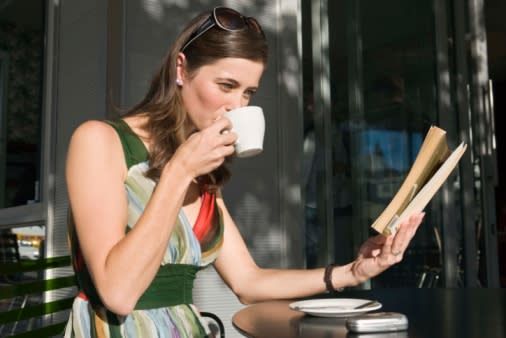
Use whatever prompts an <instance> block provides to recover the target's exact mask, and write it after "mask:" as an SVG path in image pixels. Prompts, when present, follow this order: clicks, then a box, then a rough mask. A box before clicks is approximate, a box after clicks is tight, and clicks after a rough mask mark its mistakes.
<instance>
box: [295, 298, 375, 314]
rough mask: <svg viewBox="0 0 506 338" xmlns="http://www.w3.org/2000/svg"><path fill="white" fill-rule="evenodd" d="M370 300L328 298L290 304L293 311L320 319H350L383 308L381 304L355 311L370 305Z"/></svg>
mask: <svg viewBox="0 0 506 338" xmlns="http://www.w3.org/2000/svg"><path fill="white" fill-rule="evenodd" d="M368 302H370V300H368V299H356V298H328V299H309V300H301V301H298V302H294V303H291V304H290V308H291V309H292V310H297V311H302V312H304V313H307V314H309V315H312V316H318V317H350V316H356V315H359V314H362V313H366V312H369V311H373V310H377V309H380V308H381V306H382V305H381V303H379V302H374V303H373V304H371V305H369V306H367V307H364V308H361V309H355V307H357V306H360V305H362V304H365V303H368Z"/></svg>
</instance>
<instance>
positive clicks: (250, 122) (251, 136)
mask: <svg viewBox="0 0 506 338" xmlns="http://www.w3.org/2000/svg"><path fill="white" fill-rule="evenodd" d="M225 116H226V117H227V118H228V119H229V120H230V121H231V122H232V131H233V132H234V133H236V134H237V141H236V143H235V154H236V156H237V157H250V156H254V155H257V154H259V153H261V152H262V150H263V143H264V133H265V119H264V113H263V110H262V108H261V107H258V106H246V107H241V108H237V109H234V110H231V111H228V112H226V113H225Z"/></svg>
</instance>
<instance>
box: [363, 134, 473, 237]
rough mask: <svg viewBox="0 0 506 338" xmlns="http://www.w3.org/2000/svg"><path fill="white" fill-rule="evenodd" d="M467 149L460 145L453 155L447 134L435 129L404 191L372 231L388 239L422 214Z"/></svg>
mask: <svg viewBox="0 0 506 338" xmlns="http://www.w3.org/2000/svg"><path fill="white" fill-rule="evenodd" d="M466 148H467V145H466V144H464V143H461V144H460V145H459V146H458V147H457V148H456V149H455V150H454V151H453V152H450V150H449V149H448V144H447V141H446V132H445V131H444V130H443V129H441V128H438V127H435V126H432V127H431V128H430V129H429V131H428V132H427V135H426V136H425V139H424V141H423V143H422V146H421V147H420V150H419V152H418V155H417V156H416V158H415V162H414V163H413V165H412V166H411V169H410V170H409V172H408V175H407V176H406V178H405V179H404V182H403V183H402V185H401V187H400V188H399V190H398V191H397V193H396V194H395V196H394V197H393V198H392V200H391V201H390V203H389V204H388V206H387V207H386V208H385V209H384V210H383V212H382V213H381V214H380V215H379V217H378V218H377V219H376V221H374V223H373V224H372V226H371V227H372V228H373V229H375V230H376V231H378V232H380V233H383V234H385V235H389V234H393V233H395V232H396V231H397V229H398V227H399V224H400V223H401V222H402V221H404V220H406V219H407V218H409V217H410V216H411V215H413V214H414V213H418V212H421V211H423V209H424V208H425V207H426V206H427V204H428V203H429V202H430V200H431V199H432V197H433V196H434V195H435V194H436V192H437V191H438V190H439V188H441V186H442V185H443V183H444V182H445V181H446V179H447V178H448V176H449V175H450V173H451V172H452V170H453V169H454V168H455V166H456V165H457V163H458V162H459V160H460V158H461V157H462V155H463V154H464V152H465V151H466Z"/></svg>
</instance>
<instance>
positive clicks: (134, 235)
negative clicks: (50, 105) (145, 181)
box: [66, 121, 233, 314]
mask: <svg viewBox="0 0 506 338" xmlns="http://www.w3.org/2000/svg"><path fill="white" fill-rule="evenodd" d="M222 123H226V121H224V122H222ZM216 128H219V127H216ZM208 134H210V133H209V132H201V133H198V135H194V136H192V137H190V139H189V140H188V141H187V144H185V146H184V147H183V146H181V147H180V149H178V152H176V154H175V155H174V157H173V158H172V159H171V160H170V161H169V162H168V163H167V165H166V166H165V168H164V170H163V172H162V175H161V177H160V180H159V182H158V184H157V186H156V189H155V191H154V192H153V194H152V195H151V198H150V200H149V202H148V203H147V205H146V207H145V209H144V212H143V213H142V215H141V216H140V218H139V220H138V221H137V223H136V224H135V226H134V228H133V229H132V231H130V232H129V233H128V234H125V226H126V224H127V207H128V202H127V197H126V193H125V188H124V179H125V177H126V174H127V169H126V165H125V161H124V158H123V151H122V147H121V143H120V140H119V138H118V136H117V134H116V132H115V131H114V130H113V128H112V127H110V126H108V125H107V124H105V123H102V122H98V121H89V122H86V123H84V124H83V125H81V126H80V127H79V128H78V129H77V130H76V131H75V133H74V135H73V136H72V139H71V142H70V145H69V152H68V158H67V168H66V179H67V188H68V193H69V200H70V204H71V207H72V211H73V215H74V220H75V224H76V231H77V234H78V238H79V244H80V246H81V250H82V253H83V257H84V260H85V262H86V264H87V267H88V269H89V271H90V274H91V277H92V279H93V283H94V285H95V287H96V289H97V291H98V294H99V296H100V297H101V299H102V301H103V303H104V305H105V306H106V307H107V308H108V309H110V310H111V311H113V312H115V313H118V314H128V313H129V312H131V311H132V310H133V308H134V307H135V304H136V303H137V300H138V299H139V297H140V296H141V295H142V294H143V293H144V291H145V290H146V288H147V287H148V286H149V284H150V283H151V281H152V280H153V278H154V276H155V275H156V272H157V271H158V268H159V266H160V263H161V260H162V258H163V255H164V253H165V250H166V247H167V244H168V240H169V238H170V234H171V232H172V229H173V227H174V224H175V221H176V218H177V217H178V213H179V210H180V208H181V206H182V203H183V200H184V198H185V194H186V191H187V189H188V186H189V184H190V182H191V181H192V179H193V178H194V177H196V176H198V175H201V174H202V173H206V172H208V171H210V170H212V169H214V168H215V167H216V166H218V165H219V164H221V162H222V161H223V158H224V156H226V155H228V154H229V153H231V152H233V147H232V146H225V144H227V142H228V144H230V143H232V144H233V142H230V140H227V139H225V140H220V142H223V143H217V142H215V143H213V142H210V141H209V140H207V139H206V137H207V136H206V135H208ZM216 134H218V133H216ZM215 148H217V149H215ZM229 148H231V149H229ZM213 149H214V150H213ZM199 152H202V153H203V154H205V155H202V156H200V157H199V156H198V154H199ZM195 153H197V157H195V155H193V156H190V155H191V154H195ZM195 161H198V162H197V163H196V162H195Z"/></svg>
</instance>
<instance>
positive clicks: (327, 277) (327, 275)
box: [323, 264, 344, 293]
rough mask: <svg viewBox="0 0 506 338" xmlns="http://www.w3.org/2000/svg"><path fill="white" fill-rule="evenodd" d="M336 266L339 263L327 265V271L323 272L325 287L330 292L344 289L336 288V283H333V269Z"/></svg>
mask: <svg viewBox="0 0 506 338" xmlns="http://www.w3.org/2000/svg"><path fill="white" fill-rule="evenodd" d="M336 266H338V265H337V264H329V265H327V267H326V268H325V273H324V274H323V281H324V282H325V288H326V289H327V291H328V292H330V293H334V292H339V291H343V290H344V288H339V289H334V285H332V271H333V270H334V268H335V267H336Z"/></svg>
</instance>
